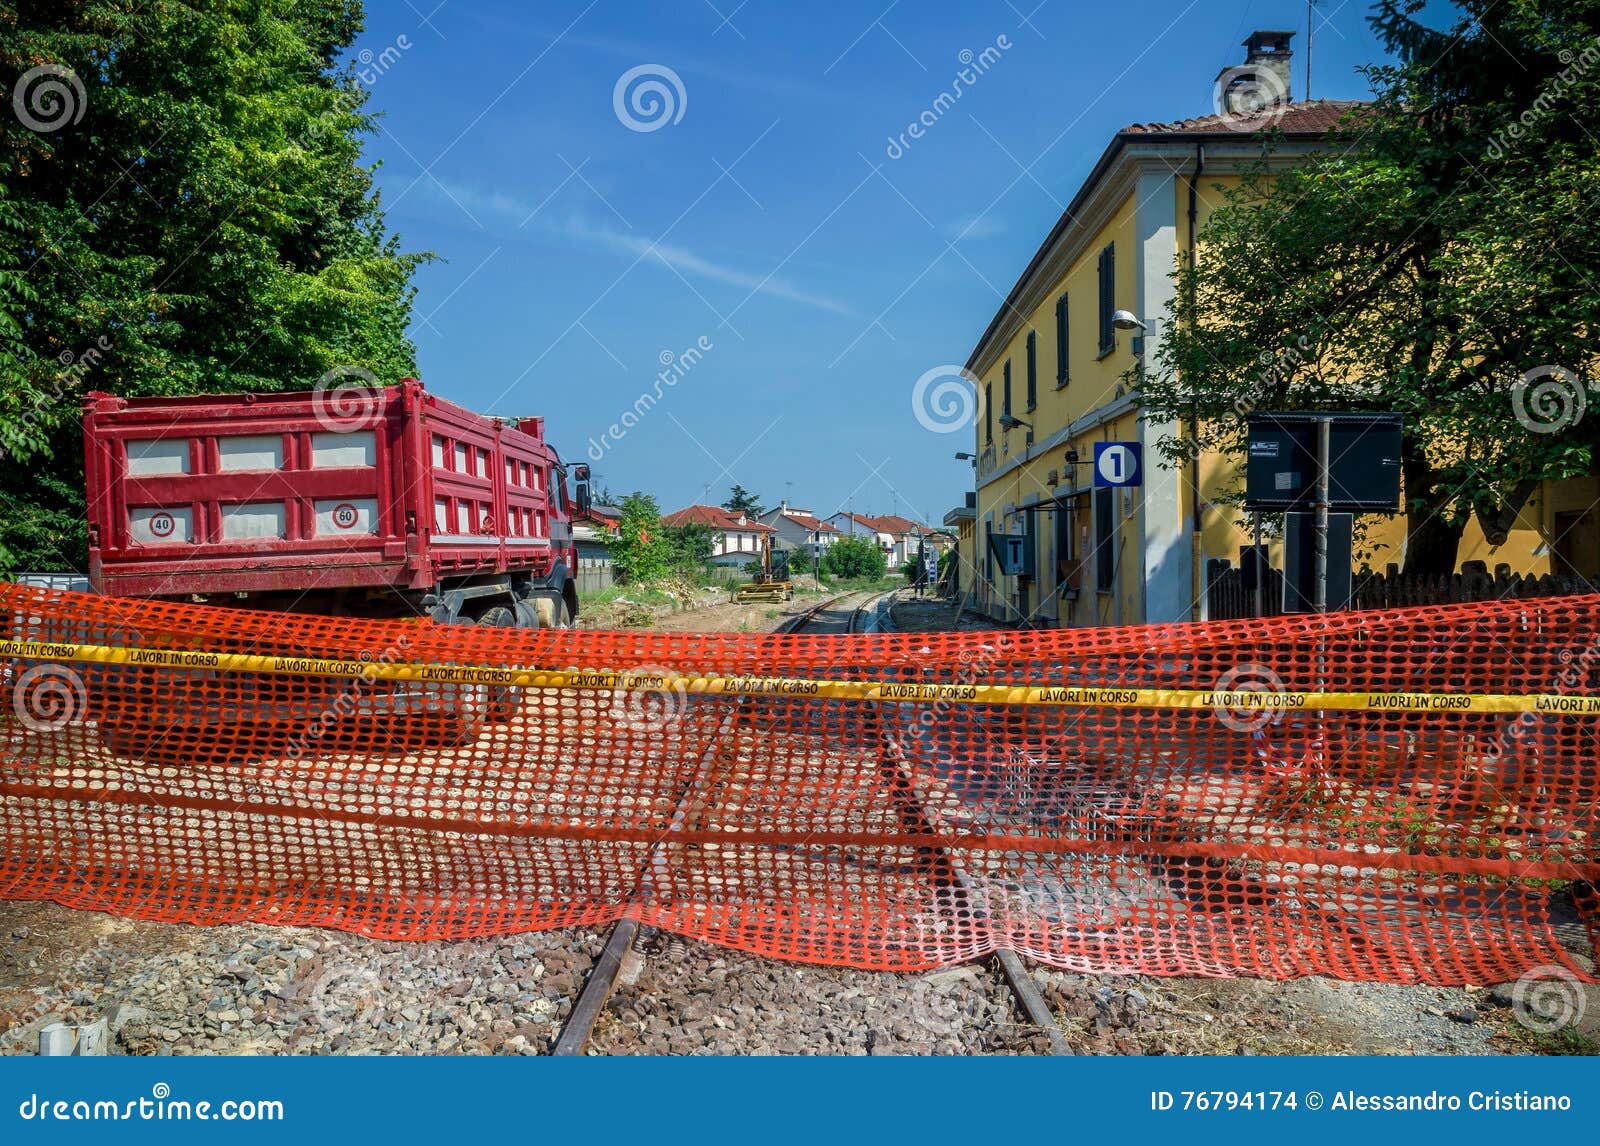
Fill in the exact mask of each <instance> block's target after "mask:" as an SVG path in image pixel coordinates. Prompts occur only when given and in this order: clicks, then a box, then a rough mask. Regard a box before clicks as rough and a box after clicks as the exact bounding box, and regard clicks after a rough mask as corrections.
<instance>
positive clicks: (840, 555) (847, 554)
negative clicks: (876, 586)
mask: <svg viewBox="0 0 1600 1146" xmlns="http://www.w3.org/2000/svg"><path fill="white" fill-rule="evenodd" d="M888 566H889V559H888V558H887V557H885V556H884V554H883V550H881V549H879V548H878V547H877V546H876V545H874V544H873V543H872V542H871V541H868V540H866V539H865V538H860V537H845V538H841V539H840V540H838V541H836V542H834V543H833V544H832V545H831V546H829V547H828V552H827V553H826V554H824V555H823V558H822V571H823V572H824V573H826V574H828V576H830V577H843V578H852V579H853V578H861V579H863V580H867V581H876V580H877V579H878V578H880V577H882V576H883V574H884V571H885V570H886V569H887V568H888Z"/></svg>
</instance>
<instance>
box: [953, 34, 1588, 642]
mask: <svg viewBox="0 0 1600 1146" xmlns="http://www.w3.org/2000/svg"><path fill="white" fill-rule="evenodd" d="M1292 35H1293V33H1287V32H1257V33H1255V34H1254V35H1252V36H1251V37H1250V39H1249V40H1247V41H1245V43H1246V46H1247V47H1248V48H1249V56H1248V58H1247V61H1246V64H1245V65H1244V66H1243V67H1241V68H1230V69H1226V70H1225V71H1224V72H1223V74H1222V76H1220V77H1219V79H1218V86H1219V90H1220V91H1222V95H1221V96H1220V98H1221V99H1222V100H1223V104H1224V111H1222V112H1219V113H1217V114H1213V115H1209V116H1203V117H1200V118H1197V119H1190V120H1184V121H1181V122H1177V123H1165V124H1136V125H1133V126H1131V127H1128V128H1125V129H1124V130H1122V131H1120V132H1118V133H1117V135H1116V137H1115V138H1113V139H1112V141H1111V144H1110V146H1108V147H1107V148H1106V150H1105V152H1104V154H1102V155H1101V157H1100V159H1099V161H1098V162H1097V163H1096V164H1095V167H1094V169H1093V171H1092V172H1091V173H1090V174H1089V177H1088V179H1087V180H1086V181H1085V183H1084V184H1083V186H1082V187H1081V188H1080V189H1079V190H1078V192H1077V194H1076V195H1075V196H1074V197H1073V199H1072V201H1071V203H1069V204H1068V205H1067V208H1066V210H1065V211H1064V212H1063V213H1062V215H1061V218H1060V220H1059V221H1058V222H1057V223H1056V225H1055V226H1054V227H1053V228H1052V229H1051V231H1050V233H1049V235H1048V236H1046V238H1045V240H1044V242H1043V244H1041V246H1040V247H1039V250H1038V251H1037V253H1036V254H1035V255H1034V256H1033V259H1032V260H1031V261H1030V262H1029V263H1028V266H1027V268H1026V269H1025V270H1024V271H1023V272H1022V275H1021V277H1020V278H1019V279H1018V280H1017V283H1016V285H1015V286H1014V287H1013V288H1012V289H1011V292H1010V294H1009V295H1008V296H1007V298H1006V300H1005V303H1004V305H1003V306H1002V307H1001V308H1000V310H999V312H998V313H997V314H996V315H995V316H994V318H993V320H992V321H991V322H990V323H989V326H988V329H986V330H985V331H984V333H983V336H982V338H981V339H980V340H979V341H978V344H977V346H976V348H975V349H974V350H973V351H972V355H971V357H970V358H969V359H968V361H967V365H966V369H967V370H968V371H969V372H970V373H971V375H972V376H973V377H974V378H976V379H977V380H978V383H979V386H980V394H979V402H978V416H977V420H976V445H975V452H976V454H977V463H976V493H977V497H976V506H975V508H973V509H972V510H971V511H970V513H962V511H959V510H957V511H952V514H953V515H959V516H961V517H963V518H966V520H962V521H952V520H950V519H948V518H947V523H948V524H957V525H958V526H959V527H960V529H961V545H960V547H959V550H958V552H959V553H960V554H961V556H962V558H963V565H962V573H961V585H962V591H963V593H964V595H965V596H966V597H967V600H968V603H969V605H970V606H971V607H973V608H976V609H977V610H979V611H981V612H984V613H987V614H989V615H990V616H993V617H996V618H999V619H1003V620H1027V621H1029V622H1031V623H1034V624H1043V625H1062V626H1071V625H1109V624H1134V623H1145V622H1149V623H1161V622H1168V621H1186V620H1192V619H1200V618H1201V617H1202V615H1203V608H1204V602H1203V598H1204V596H1205V594H1204V592H1203V583H1202V574H1203V570H1204V563H1205V561H1206V560H1207V559H1208V558H1218V557H1220V558H1227V559H1229V560H1235V561H1236V560H1237V559H1238V557H1239V550H1240V547H1241V546H1243V545H1245V544H1247V543H1248V541H1249V538H1247V537H1246V536H1245V535H1244V533H1243V532H1241V531H1240V529H1239V528H1238V527H1237V524H1236V518H1237V516H1238V513H1237V511H1236V510H1233V509H1225V508H1220V507H1217V506H1214V505H1212V504H1211V502H1210V500H1209V499H1210V498H1211V497H1213V496H1216V495H1217V494H1218V493H1219V492H1220V491H1222V490H1223V489H1225V488H1228V487H1230V486H1235V485H1236V484H1237V472H1236V471H1235V470H1234V469H1233V466H1232V463H1230V462H1226V461H1225V460H1224V459H1222V458H1220V457H1218V456H1216V455H1202V456H1201V458H1200V459H1199V460H1198V461H1197V462H1195V463H1191V464H1189V465H1187V466H1183V467H1172V466H1170V465H1169V466H1167V467H1163V466H1162V464H1161V455H1160V452H1159V449H1158V445H1157V443H1158V442H1159V441H1161V440H1162V439H1163V438H1166V437H1169V436H1170V435H1172V434H1173V433H1174V432H1175V430H1176V426H1175V425H1174V424H1173V423H1171V422H1165V421H1158V420H1154V419H1151V418H1147V417H1146V416H1145V415H1144V414H1143V413H1141V411H1140V408H1139V402H1138V393H1137V386H1136V383H1137V377H1138V372H1137V367H1138V366H1139V363H1140V356H1141V355H1145V356H1146V357H1148V358H1150V359H1152V360H1153V359H1154V355H1155V351H1156V349H1157V344H1158V341H1159V340H1160V338H1161V337H1162V334H1163V330H1162V328H1163V325H1164V324H1165V322H1166V315H1167V314H1168V308H1167V304H1168V303H1169V301H1170V300H1171V298H1172V296H1173V293H1174V291H1175V289H1176V282H1175V279H1174V272H1175V271H1176V270H1177V268H1178V266H1179V264H1180V261H1181V260H1182V259H1183V258H1186V257H1187V256H1188V255H1189V253H1190V252H1191V251H1194V250H1195V249H1196V247H1197V244H1198V242H1199V236H1200V235H1201V233H1202V232H1203V231H1204V228H1205V222H1206V218H1207V216H1208V215H1209V214H1210V212H1211V210H1212V209H1213V208H1214V207H1216V206H1218V205H1220V204H1221V202H1222V198H1223V190H1224V189H1225V188H1227V187H1229V186H1231V185H1234V184H1236V183H1237V182H1238V175H1239V173H1240V172H1241V171H1242V170H1243V169H1244V168H1245V167H1246V166H1248V165H1250V164H1253V163H1256V162H1259V161H1260V159H1261V156H1262V150H1263V135H1262V133H1263V132H1264V131H1266V130H1270V129H1274V128H1275V129H1278V130H1279V131H1281V132H1282V138H1281V142H1280V144H1279V146H1278V147H1277V148H1276V149H1275V151H1274V152H1273V154H1272V156H1271V159H1270V164H1271V165H1272V166H1275V167H1278V168H1283V167H1285V166H1287V165H1290V164H1293V163H1295V162H1298V161H1299V160H1300V159H1302V158H1303V157H1304V156H1305V155H1307V154H1308V153H1310V152H1311V151H1314V150H1316V149H1317V148H1319V147H1321V146H1322V145H1323V142H1324V140H1325V137H1326V134H1327V132H1328V131H1329V129H1330V128H1332V127H1333V126H1334V125H1335V124H1336V123H1337V121H1338V120H1339V119H1340V118H1341V117H1342V116H1343V115H1344V114H1345V113H1346V112H1347V111H1348V110H1349V109H1350V108H1351V107H1353V106H1355V104H1354V103H1353V102H1350V101H1332V100H1316V101H1309V102H1304V103H1290V102H1287V98H1288V97H1287V92H1288V90H1289V89H1288V74H1289V70H1288V69H1289V59H1290V51H1289V40H1290V38H1291V37H1292ZM1230 83H1231V84H1233V85H1235V86H1237V85H1240V84H1241V83H1243V84H1244V85H1245V87H1246V89H1248V90H1250V91H1254V92H1260V91H1262V90H1266V91H1267V92H1269V93H1270V92H1277V93H1281V99H1282V101H1283V102H1278V103H1273V102H1270V101H1269V102H1267V103H1266V105H1265V106H1260V107H1254V108H1242V109H1240V110H1237V111H1236V110H1233V109H1234V105H1233V104H1232V103H1231V102H1230V99H1231V97H1230V91H1231V90H1232V89H1229V88H1227V87H1226V85H1228V84H1230ZM1200 257H1202V258H1203V257H1204V253H1203V251H1201V252H1200ZM1119 311H1127V312H1129V314H1130V315H1131V316H1134V317H1137V318H1138V319H1140V320H1142V321H1143V322H1144V323H1145V326H1146V330H1145V331H1140V330H1139V329H1138V328H1133V329H1131V330H1129V329H1119V327H1118V324H1117V322H1116V321H1115V320H1114V318H1113V316H1114V315H1116V314H1117V312H1119ZM1097 442H1125V443H1135V444H1137V445H1138V446H1139V447H1141V448H1142V453H1143V468H1142V481H1141V483H1140V484H1139V485H1136V486H1127V487H1121V488H1106V487H1101V488H1096V487H1095V485H1094V473H1093V465H1094V457H1095V443H1097ZM1594 484H1595V483H1594V481H1593V479H1585V481H1583V482H1580V483H1561V484H1560V485H1556V486H1551V487H1547V488H1546V489H1545V490H1544V491H1541V493H1540V494H1538V495H1536V496H1535V497H1534V498H1533V499H1532V500H1531V501H1530V502H1529V504H1528V506H1527V507H1526V508H1525V509H1524V511H1523V514H1522V517H1521V519H1519V521H1518V522H1517V524H1516V526H1515V527H1514V528H1513V529H1512V530H1511V531H1510V534H1509V536H1508V537H1506V538H1504V539H1496V540H1500V541H1502V544H1499V545H1491V544H1490V543H1489V541H1488V540H1486V539H1485V538H1484V536H1483V533H1482V531H1481V530H1480V529H1479V528H1478V526H1477V523H1476V521H1474V522H1472V523H1471V524H1470V525H1469V526H1468V529H1467V533H1466V535H1465V537H1464V538H1463V540H1462V544H1461V549H1460V552H1461V558H1462V560H1463V561H1466V560H1483V561H1487V562H1488V563H1489V564H1491V565H1493V564H1494V563H1496V562H1508V563H1510V564H1511V565H1512V567H1513V569H1514V570H1515V571H1516V572H1533V573H1541V572H1548V571H1549V570H1550V568H1551V556H1550V551H1551V547H1550V546H1547V545H1545V544H1544V540H1543V539H1544V538H1546V537H1556V536H1560V537H1564V538H1568V539H1569V540H1568V541H1567V543H1566V545H1567V548H1568V549H1573V548H1584V552H1583V553H1582V554H1581V555H1575V556H1571V557H1569V561H1570V563H1572V564H1575V565H1579V566H1580V571H1582V572H1584V573H1585V574H1593V573H1594V572H1595V571H1596V570H1597V569H1600V535H1596V536H1594V537H1591V536H1590V534H1594V533H1596V531H1595V530H1593V529H1579V530H1572V529H1567V530H1560V529H1557V528H1555V527H1556V526H1557V525H1558V524H1559V518H1560V516H1561V515H1570V514H1571V513H1572V512H1573V511H1574V507H1577V509H1576V511H1577V512H1579V513H1581V512H1582V508H1583V507H1584V506H1587V505H1589V504H1591V503H1592V502H1593V501H1594V500H1595V499H1594V496H1593V494H1594ZM1564 487H1566V488H1564ZM1568 503H1571V504H1568ZM1363 524H1364V525H1365V526H1366V527H1367V542H1368V548H1369V549H1371V550H1372V552H1373V557H1372V562H1373V564H1374V566H1375V567H1380V568H1381V566H1382V565H1383V564H1384V563H1386V562H1398V561H1401V560H1402V555H1403V549H1404V538H1405V528H1404V518H1403V517H1399V516H1396V517H1394V518H1383V517H1377V518H1364V519H1363ZM991 535H997V536H1003V537H1012V538H1016V537H1019V535H1020V541H1019V542H1013V543H1012V544H1013V546H1014V547H1015V548H1016V549H1017V550H1018V551H1019V552H1021V553H1022V554H1023V555H1024V557H1023V560H1024V567H1025V569H1026V570H1027V571H1026V572H1024V573H1023V574H1021V575H1015V576H1008V575H1006V574H1005V573H1004V572H1003V571H1002V570H1003V568H1004V566H1003V564H1001V563H999V562H997V560H996V554H995V552H994V549H995V547H994V546H992V545H991V544H990V543H989V541H988V539H989V537H990V536H991ZM1585 547H1587V548H1593V549H1594V550H1595V552H1594V554H1592V555H1590V554H1589V553H1588V552H1587V548H1585ZM1557 548H1558V550H1559V547H1557ZM1558 555H1559V554H1558ZM1273 559H1274V561H1275V562H1276V561H1277V560H1279V555H1278V554H1277V552H1276V550H1274V553H1273ZM1591 562H1592V564H1590V567H1588V568H1582V566H1583V565H1584V564H1585V563H1591Z"/></svg>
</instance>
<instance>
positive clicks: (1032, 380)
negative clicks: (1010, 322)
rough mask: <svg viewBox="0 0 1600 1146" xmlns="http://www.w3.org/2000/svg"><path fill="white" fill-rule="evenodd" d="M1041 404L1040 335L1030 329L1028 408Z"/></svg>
mask: <svg viewBox="0 0 1600 1146" xmlns="http://www.w3.org/2000/svg"><path fill="white" fill-rule="evenodd" d="M1038 405H1039V335H1038V334H1037V333H1036V332H1035V331H1032V330H1030V331H1028V409H1030V410H1032V409H1033V408H1035V407H1036V406H1038Z"/></svg>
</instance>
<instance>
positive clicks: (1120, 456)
mask: <svg viewBox="0 0 1600 1146" xmlns="http://www.w3.org/2000/svg"><path fill="white" fill-rule="evenodd" d="M1143 472H1144V453H1143V448H1142V447H1141V446H1140V444H1139V443H1138V442H1096V443H1095V444H1094V484H1095V485H1098V486H1133V485H1138V484H1140V480H1141V479H1142V477H1143Z"/></svg>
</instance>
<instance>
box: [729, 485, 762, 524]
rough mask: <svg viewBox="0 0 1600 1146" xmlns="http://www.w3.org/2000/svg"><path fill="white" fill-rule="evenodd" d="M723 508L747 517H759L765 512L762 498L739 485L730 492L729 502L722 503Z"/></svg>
mask: <svg viewBox="0 0 1600 1146" xmlns="http://www.w3.org/2000/svg"><path fill="white" fill-rule="evenodd" d="M722 508H723V509H725V510H727V511H728V512H729V513H742V514H744V515H745V516H746V517H757V516H759V515H760V514H762V513H763V512H765V511H764V510H763V509H762V506H761V498H760V497H759V496H758V495H756V494H753V493H751V492H750V491H749V490H747V489H745V488H744V486H742V485H738V484H735V485H734V487H733V488H732V489H730V490H729V491H728V500H727V501H725V502H723V503H722Z"/></svg>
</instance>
